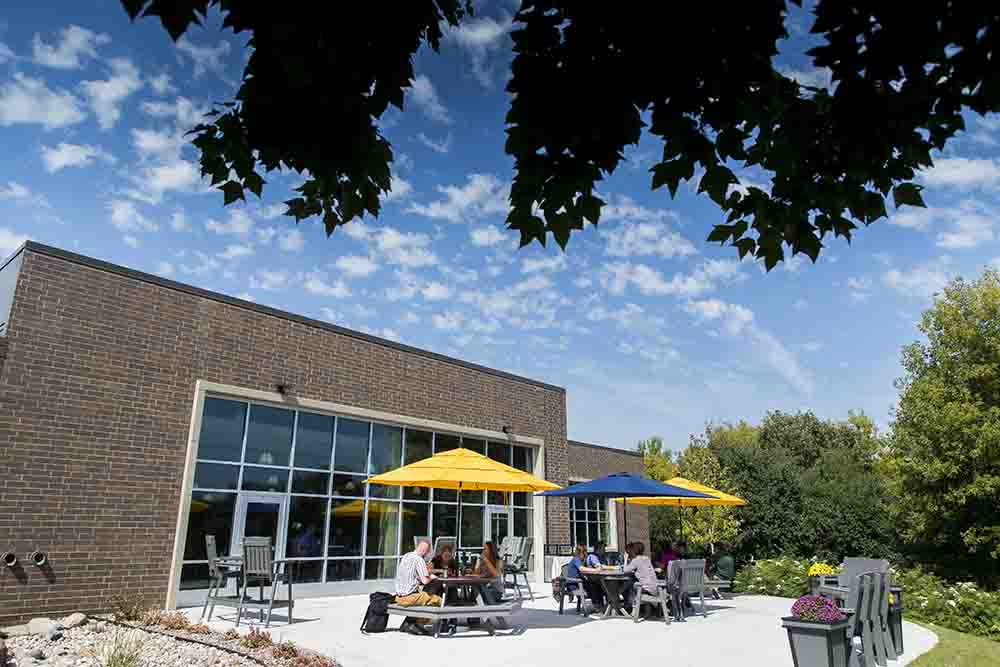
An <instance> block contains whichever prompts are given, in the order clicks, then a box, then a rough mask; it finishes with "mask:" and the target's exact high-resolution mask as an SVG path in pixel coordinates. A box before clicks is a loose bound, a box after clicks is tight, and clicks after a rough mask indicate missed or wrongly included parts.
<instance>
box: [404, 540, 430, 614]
mask: <svg viewBox="0 0 1000 667" xmlns="http://www.w3.org/2000/svg"><path fill="white" fill-rule="evenodd" d="M430 550H431V543H430V542H429V541H428V540H420V542H418V543H417V546H416V548H415V549H414V550H413V551H411V552H410V553H408V554H406V555H405V556H403V557H402V558H400V559H399V565H398V566H397V567H396V597H397V598H401V597H408V596H411V595H413V594H414V593H419V592H420V587H421V586H426V585H427V584H429V583H430V582H432V581H434V579H435V576H434V575H433V574H428V572H427V554H428V552H430ZM400 604H402V603H400Z"/></svg>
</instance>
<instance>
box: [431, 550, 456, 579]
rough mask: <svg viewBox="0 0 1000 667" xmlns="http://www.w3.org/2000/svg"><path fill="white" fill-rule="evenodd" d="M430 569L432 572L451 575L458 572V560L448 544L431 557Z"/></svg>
mask: <svg viewBox="0 0 1000 667" xmlns="http://www.w3.org/2000/svg"><path fill="white" fill-rule="evenodd" d="M431 570H432V571H433V572H434V574H442V575H445V576H447V577H453V576H455V575H457V574H458V561H456V560H455V554H454V552H453V551H452V548H451V546H450V545H447V544H446V545H445V546H444V547H442V549H441V552H440V553H439V554H438V555H437V556H434V558H432V559H431Z"/></svg>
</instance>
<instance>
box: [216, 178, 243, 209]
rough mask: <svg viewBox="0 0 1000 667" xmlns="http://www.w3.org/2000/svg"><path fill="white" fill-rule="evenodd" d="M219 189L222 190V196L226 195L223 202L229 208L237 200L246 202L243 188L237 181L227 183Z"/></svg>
mask: <svg viewBox="0 0 1000 667" xmlns="http://www.w3.org/2000/svg"><path fill="white" fill-rule="evenodd" d="M219 189H220V190H222V194H223V195H224V197H223V201H224V204H225V205H226V206H229V205H230V204H232V203H233V202H234V201H236V200H237V199H242V200H243V201H246V198H245V197H244V196H243V186H242V185H240V184H239V183H237V182H236V181H226V182H225V183H223V184H222V187H221V188H219Z"/></svg>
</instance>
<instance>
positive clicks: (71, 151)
mask: <svg viewBox="0 0 1000 667" xmlns="http://www.w3.org/2000/svg"><path fill="white" fill-rule="evenodd" d="M94 160H101V161H102V162H106V163H108V164H114V163H115V162H116V160H115V157H114V156H113V155H111V154H110V153H107V152H106V151H104V150H103V149H102V148H100V147H99V146H92V145H90V144H68V143H66V142H64V141H63V142H60V143H59V144H57V145H56V146H54V147H53V146H42V162H43V163H44V165H45V171H47V172H48V173H50V174H54V173H55V172H57V171H59V170H60V169H65V168H66V167H86V166H89V165H91V164H93V163H94Z"/></svg>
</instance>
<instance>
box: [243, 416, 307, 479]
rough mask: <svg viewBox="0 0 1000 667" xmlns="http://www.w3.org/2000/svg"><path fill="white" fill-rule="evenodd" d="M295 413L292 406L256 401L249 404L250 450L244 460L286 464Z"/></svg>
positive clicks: (248, 443)
mask: <svg viewBox="0 0 1000 667" xmlns="http://www.w3.org/2000/svg"><path fill="white" fill-rule="evenodd" d="M294 420H295V413H294V412H292V411H291V410H282V409H281V408H271V407H268V406H266V405H254V406H252V407H251V408H250V424H249V426H248V427H247V452H246V456H245V458H244V459H243V460H244V462H245V463H259V464H261V465H269V466H287V465H288V464H289V458H290V456H291V452H292V423H293V421H294Z"/></svg>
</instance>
